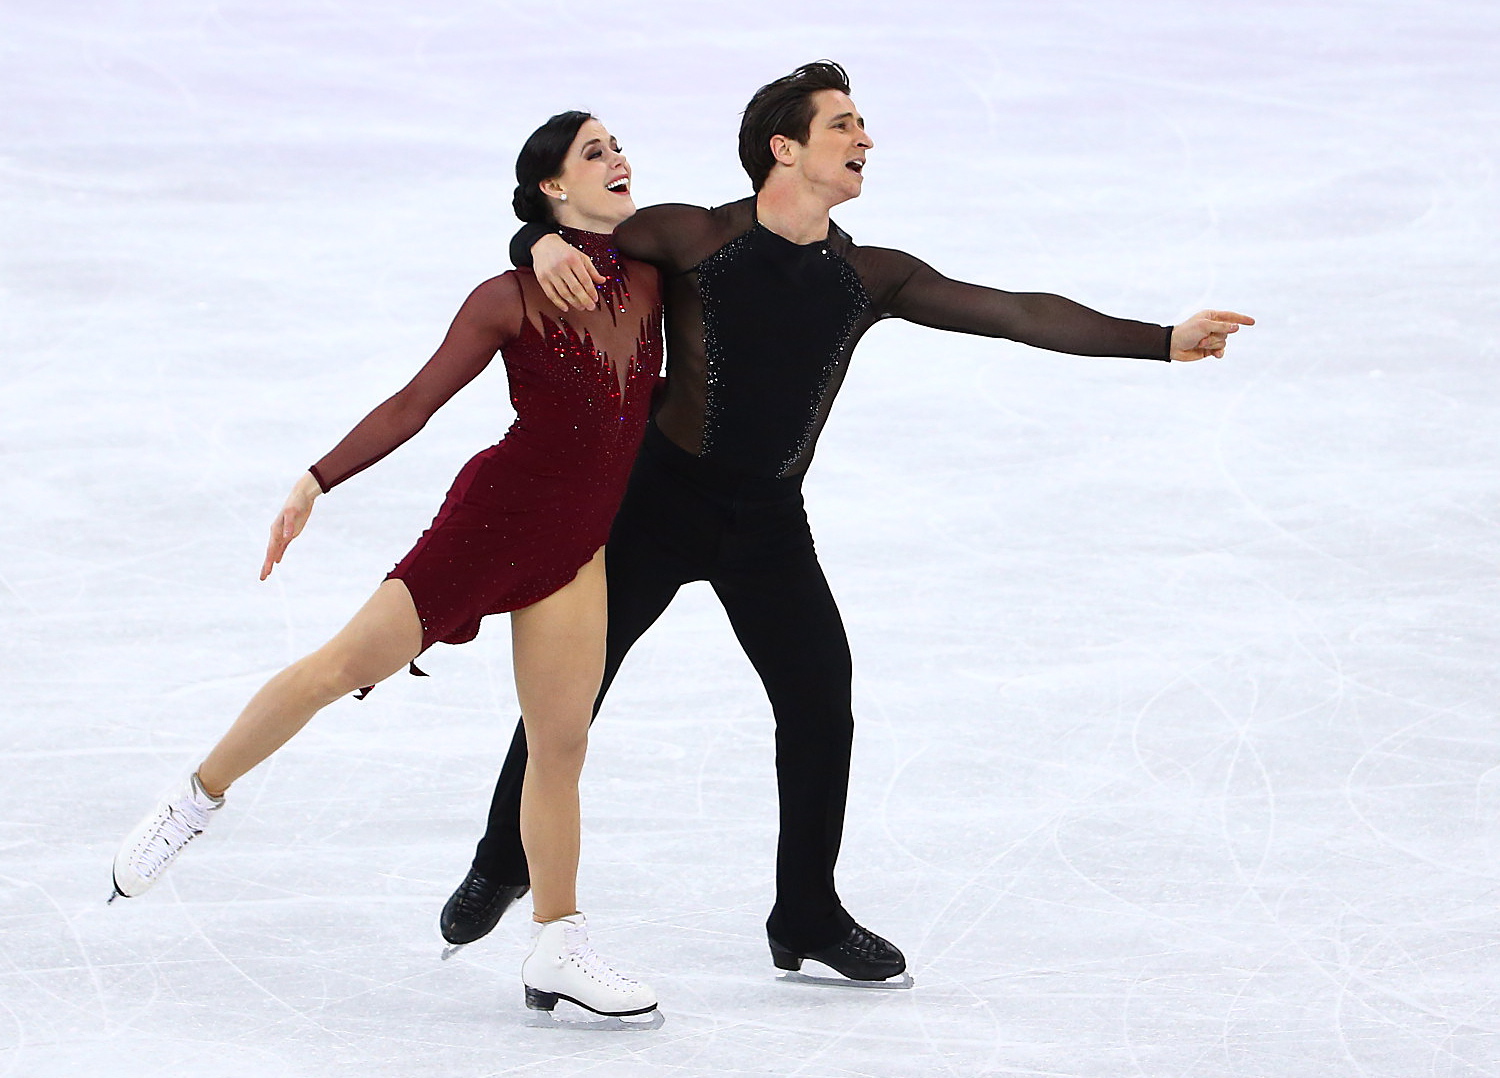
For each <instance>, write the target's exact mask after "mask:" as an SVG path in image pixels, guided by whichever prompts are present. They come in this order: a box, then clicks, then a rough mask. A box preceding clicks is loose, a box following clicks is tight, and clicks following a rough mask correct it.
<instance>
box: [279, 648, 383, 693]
mask: <svg viewBox="0 0 1500 1078" xmlns="http://www.w3.org/2000/svg"><path fill="white" fill-rule="evenodd" d="M289 672H290V673H292V674H294V675H295V676H296V678H297V679H298V681H300V682H301V683H302V685H303V686H304V688H305V690H306V691H307V692H308V693H309V694H311V695H314V696H316V697H318V698H319V699H321V700H322V701H323V703H324V704H328V703H332V702H333V701H334V700H337V699H338V698H339V697H341V696H347V695H348V694H349V693H352V692H358V691H359V690H360V689H362V688H364V687H365V686H367V685H372V684H374V683H375V682H377V681H379V680H381V678H380V677H371V676H370V671H369V670H368V669H367V664H365V663H361V662H360V661H359V660H358V658H357V657H355V656H351V655H346V654H343V653H342V652H340V651H335V650H329V649H324V650H322V651H315V652H313V653H312V654H311V655H309V656H307V658H305V659H302V660H301V661H300V662H297V663H295V664H293V666H292V668H291V670H290V671H289ZM382 676H383V675H382Z"/></svg>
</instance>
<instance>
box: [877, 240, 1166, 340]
mask: <svg viewBox="0 0 1500 1078" xmlns="http://www.w3.org/2000/svg"><path fill="white" fill-rule="evenodd" d="M863 253H864V254H866V255H868V256H870V258H871V263H870V264H871V268H872V269H873V270H874V271H875V272H874V274H873V275H874V276H875V277H877V278H878V279H879V280H878V283H876V284H875V287H874V288H871V289H870V291H871V292H872V294H874V295H877V296H879V295H885V296H887V297H888V298H887V299H886V300H885V302H884V303H883V305H882V306H883V311H882V313H884V314H888V315H891V316H894V317H896V318H904V319H906V320H907V321H909V322H916V323H918V324H919V325H923V326H931V327H933V328H934V329H950V330H956V331H957V332H959V333H974V334H978V335H980V336H984V337H1004V338H1005V339H1007V340H1012V341H1017V342H1019V343H1021V344H1029V345H1032V346H1033V347H1036V348H1046V349H1048V350H1050V351H1053V352H1067V353H1069V354H1070V355H1075V356H1121V357H1124V358H1127V359H1161V360H1165V359H1167V358H1169V355H1170V349H1171V340H1172V327H1170V326H1159V325H1155V324H1153V323H1151V322H1135V321H1132V320H1130V319H1128V318H1112V317H1110V316H1109V315H1107V314H1100V313H1099V312H1098V311H1095V310H1091V309H1090V308H1088V307H1085V306H1083V304H1081V303H1074V302H1073V301H1072V300H1070V299H1064V298H1063V297H1062V296H1054V295H1050V294H1048V293H1045V292H1002V291H1001V290H1000V289H998V288H986V287H984V286H982V285H976V284H965V283H964V282H962V281H954V280H950V279H949V278H947V277H944V276H943V275H942V274H941V273H939V272H938V271H937V270H935V269H933V268H932V267H931V266H929V265H928V264H927V263H925V262H923V261H921V260H920V259H917V258H913V257H912V256H911V255H909V254H906V253H904V252H902V251H892V250H887V249H883V248H870V247H867V248H864V251H863Z"/></svg>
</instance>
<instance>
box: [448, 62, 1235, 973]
mask: <svg viewBox="0 0 1500 1078" xmlns="http://www.w3.org/2000/svg"><path fill="white" fill-rule="evenodd" d="M873 146H874V142H873V141H872V140H871V138H870V137H869V135H868V134H866V132H865V124H864V120H863V118H862V117H861V116H860V114H859V112H858V110H857V109H856V108H855V106H854V103H853V101H851V100H850V98H849V83H848V78H847V75H846V74H845V73H844V70H843V69H842V68H841V67H839V66H838V65H837V64H834V63H830V62H819V63H814V64H807V65H804V66H803V67H800V68H798V69H797V70H796V71H794V72H792V73H791V74H790V75H787V76H786V77H784V78H781V79H777V80H776V81H775V82H772V83H770V84H768V85H766V86H763V87H761V89H760V90H758V91H756V93H755V96H754V97H753V98H751V100H750V104H749V105H748V106H747V107H746V109H745V113H744V119H743V122H742V123H741V126H740V161H741V163H742V164H743V166H744V168H745V171H746V172H747V173H748V174H749V176H750V180H751V183H752V184H753V185H754V189H755V194H754V195H753V196H752V197H750V198H746V199H743V200H741V201H739V202H735V203H731V204H729V205H727V206H721V207H717V208H715V209H711V210H710V209H703V208H701V207H698V206H686V205H662V206H653V207H649V208H647V209H643V210H641V211H639V212H638V213H637V214H636V215H635V216H634V217H632V218H631V219H629V220H628V221H626V222H624V223H623V224H622V225H620V227H619V229H618V230H617V231H616V233H615V237H616V241H617V243H618V245H619V249H620V251H621V253H622V254H624V255H627V256H628V257H631V258H636V259H640V260H642V261H645V262H650V263H653V264H654V265H656V266H657V267H658V268H659V269H660V270H661V272H662V283H663V299H664V302H665V305H666V339H667V356H668V358H667V385H666V392H665V395H664V397H663V399H662V401H661V404H660V406H659V408H658V410H657V412H656V415H655V417H654V423H653V424H652V425H648V427H647V433H646V439H645V442H644V444H643V446H642V449H641V453H640V455H639V457H638V458H637V461H636V465H635V470H634V472H633V473H632V475H631V480H630V486H629V489H628V490H627V492H626V495H625V499H624V502H623V504H622V505H621V507H620V512H619V515H618V516H617V517H616V518H615V523H614V527H613V530H612V532H611V533H610V539H609V545H608V548H607V551H606V558H607V564H608V582H609V583H608V587H609V636H608V651H607V657H606V663H605V672H604V679H603V684H602V686H601V687H600V690H599V697H598V701H596V704H595V709H596V713H597V708H598V705H599V703H600V702H602V701H603V699H604V694H605V693H606V692H607V691H608V689H609V685H610V682H611V681H612V680H613V678H614V676H615V673H616V672H617V671H618V670H619V667H620V664H621V662H622V661H623V660H624V658H625V655H626V653H627V652H628V651H629V650H630V647H631V645H632V644H634V643H635V641H636V640H637V639H638V638H639V637H640V636H641V634H642V633H644V632H645V631H646V630H647V629H648V628H649V627H650V626H651V625H652V623H653V622H655V620H656V619H657V618H658V617H659V616H660V615H661V613H662V612H663V611H664V610H665V609H666V607H667V605H668V603H670V602H671V600H672V597H673V595H675V594H676V592H677V589H678V588H679V587H680V586H681V585H683V584H685V583H687V582H689V581H693V580H707V581H708V582H709V583H710V584H711V585H712V586H713V589H714V591H715V593H716V594H717V595H718V597H719V601H720V602H721V603H723V605H724V609H725V612H726V613H727V614H728V616H729V620H730V624H731V625H732V626H733V628H734V632H735V634H736V636H737V637H738V639H739V641H740V644H741V646H743V647H744V649H745V654H746V655H747V656H748V657H749V659H750V661H751V663H752V664H753V665H754V667H755V670H756V672H757V673H758V674H759V675H760V678H761V680H762V682H763V683H764V685H765V688H766V694H767V696H768V697H769V698H770V702H771V706H772V710H773V712H774V714H775V721H776V775H777V787H778V794H779V800H780V825H781V832H780V841H779V844H778V848H777V858H776V903H775V906H774V907H773V909H772V910H771V914H770V917H769V918H768V919H767V921H766V932H767V935H768V937H769V942H770V948H771V956H772V960H773V961H774V963H775V964H776V966H777V967H778V968H781V969H784V970H799V969H800V968H801V966H802V962H803V960H804V959H809V958H810V959H814V960H815V961H818V962H821V963H823V964H824V965H826V966H829V967H831V968H832V969H834V970H836V971H837V972H839V973H840V974H842V975H843V976H844V977H846V978H849V979H850V980H852V981H856V982H872V983H886V984H909V983H910V977H909V975H907V974H906V973H905V970H906V961H905V958H904V957H903V956H902V954H901V952H900V951H899V950H898V949H897V948H896V947H895V946H893V945H892V944H890V943H889V942H887V941H886V940H884V939H881V938H880V937H879V936H877V935H875V934H874V933H872V932H869V931H867V930H866V929H864V928H863V927H862V926H860V925H859V924H858V923H856V922H855V920H854V918H853V917H851V916H850V915H849V914H848V913H847V912H846V911H845V910H844V907H843V905H842V903H841V902H840V901H839V897H838V894H837V892H836V890H835V887H834V863H835V861H836V860H837V857H838V850H839V842H840V839H841V837H842V833H843V821H844V803H845V799H846V794H847V790H848V777H849V757H850V748H851V744H852V739H853V727H854V720H853V713H852V705H851V695H852V694H851V679H852V667H851V660H850V654H849V645H848V641H847V639H846V637H845V633H844V627H843V623H842V621H841V620H840V617H839V612H838V607H837V606H836V605H835V603H834V599H833V595H832V594H831V592H830V591H829V588H828V584H827V582H826V581H825V580H824V577H823V572H822V569H821V568H820V566H819V565H818V559H817V555H816V554H815V553H814V550H813V542H812V536H811V533H810V532H809V530H808V525H807V517H806V515H805V513H804V512H803V507H802V494H801V485H802V477H803V475H804V473H805V472H806V471H807V467H808V464H809V463H810V462H811V460H812V455H813V449H814V447H815V446H816V444H817V440H818V435H819V434H820V432H821V431H822V428H823V424H824V422H825V421H826V420H827V417H828V412H829V409H830V408H831V407H832V405H833V400H834V396H835V395H836V394H837V392H838V389H839V386H840V383H841V382H842V380H843V377H844V372H845V370H846V369H847V367H848V365H849V360H850V355H851V353H852V352H853V349H854V346H855V344H856V343H857V342H858V341H859V339H860V337H861V335H862V334H863V333H864V332H865V330H867V329H868V328H869V327H870V326H871V325H873V324H874V323H875V322H876V321H878V320H879V319H881V318H887V317H896V318H905V319H908V320H910V321H913V322H917V323H920V324H922V325H927V326H932V327H935V328H938V329H950V330H957V331H960V332H965V333H976V334H982V335H985V336H992V337H1005V338H1008V339H1010V340H1014V341H1020V342H1022V343H1025V344H1030V345H1034V346H1037V347H1040V348H1047V349H1051V350H1053V351H1058V352H1068V353H1072V354H1074V355H1090V356H1122V357H1134V358H1142V359H1157V360H1167V359H1176V360H1180V361H1189V360H1196V359H1202V358H1203V357H1205V356H1209V355H1214V356H1222V355H1223V352H1224V346H1225V338H1226V337H1227V336H1228V334H1230V333H1234V332H1236V331H1237V330H1238V329H1239V327H1240V326H1241V325H1252V324H1253V321H1252V320H1251V319H1249V318H1247V317H1245V316H1243V315H1238V314H1234V313H1233V312H1220V311H1204V312H1201V313H1199V314H1198V315H1195V316H1194V317H1193V318H1192V319H1191V320H1190V321H1188V322H1186V323H1184V324H1182V325H1179V326H1177V327H1175V328H1173V327H1168V326H1159V325H1152V324H1149V323H1144V322H1133V321H1128V320H1125V319H1118V318H1111V317H1108V316H1106V315H1103V314H1099V313H1098V312H1096V311H1092V310H1089V309H1088V308H1086V307H1082V306H1080V305H1079V304H1076V303H1074V302H1072V301H1071V300H1067V299H1063V298H1062V297H1060V296H1052V295H1044V294H1036V293H1032V294H1017V293H1008V292H1001V291H998V290H996V289H991V288H983V287H980V286H977V285H971V284H964V283H961V282H958V281H952V280H949V279H947V278H945V277H943V276H942V275H941V274H939V273H937V272H936V271H935V270H933V269H932V268H931V267H930V266H928V265H926V264H925V263H923V262H921V261H919V260H917V259H916V258H913V257H912V256H911V255H908V254H905V253H903V252H900V251H894V250H889V249H883V248H876V247H861V246H858V245H857V244H855V243H854V241H853V240H851V239H850V238H849V236H848V235H847V234H845V233H844V232H843V230H841V229H840V228H839V227H838V226H837V225H834V224H833V223H832V222H831V221H830V220H829V216H828V212H829V210H830V209H831V208H832V207H834V206H836V205H838V204H839V203H841V202H844V201H847V200H848V199H851V198H855V197H858V195H859V193H860V188H861V186H862V184H863V182H864V177H863V175H862V172H863V169H864V164H865V156H866V154H867V153H868V152H869V150H870V149H871V148H872V147H873ZM533 244H534V245H535V246H534V251H535V256H536V257H535V266H536V272H537V277H538V280H540V281H541V282H542V283H543V287H544V289H545V290H546V291H547V292H548V294H549V296H550V297H551V298H552V299H553V301H554V302H555V303H557V304H558V306H559V307H565V306H566V305H569V304H571V305H572V306H573V307H576V308H579V309H583V308H591V307H592V306H593V305H594V303H595V301H596V291H595V286H596V284H600V283H603V282H602V279H600V278H598V277H597V275H596V274H595V273H594V270H593V266H592V265H591V264H589V263H587V261H586V260H584V259H581V258H578V257H576V252H574V255H573V256H570V254H569V253H570V252H573V249H572V248H568V247H567V245H566V244H563V242H562V240H561V239H560V238H558V237H555V236H549V235H548V230H547V229H545V228H543V227H537V226H528V227H527V228H523V229H522V230H521V232H520V233H519V234H518V235H517V237H516V240H515V242H514V243H513V245H512V257H513V258H514V259H515V260H516V261H517V263H518V264H525V263H526V262H528V261H531V255H532V249H533ZM561 248H566V250H561ZM525 769H526V742H525V737H524V731H523V729H522V728H521V727H519V726H518V727H517V730H516V736H515V739H514V741H513V742H512V744H511V748H510V754H509V756H508V757H507V758H506V761H505V767H504V770H503V771H502V772H501V775H500V780H499V783H498V784H497V786H496V788H495V795H494V800H493V803H492V805H491V808H490V819H489V828H488V830H487V832H486V834H485V836H484V838H483V839H481V840H480V843H479V847H478V850H477V851H476V854H475V858H474V862H473V867H472V868H471V869H470V872H469V874H468V877H467V878H466V879H465V880H464V882H463V883H462V884H461V885H460V886H459V888H458V890H457V891H455V892H454V894H453V896H452V897H451V898H450V899H449V900H448V903H447V905H446V906H445V907H444V909H443V914H442V918H441V928H442V932H443V936H444V938H446V939H447V940H448V942H449V943H450V944H454V945H462V944H465V943H468V942H471V941H473V940H476V939H478V938H480V937H481V936H483V935H485V934H486V933H487V932H489V931H490V929H491V928H493V927H494V925H495V923H496V922H497V921H498V920H499V917H500V915H501V914H502V913H503V912H504V910H505V908H506V907H507V906H508V905H509V904H510V903H511V902H513V901H514V900H515V899H516V898H517V897H519V896H520V895H521V894H524V893H525V891H526V886H527V885H526V881H527V870H526V860H525V855H524V853H523V851H522V849H521V842H520V832H519V824H518V815H519V805H520V795H521V785H522V781H523V779H524V776H525ZM898 978H899V980H896V979H898Z"/></svg>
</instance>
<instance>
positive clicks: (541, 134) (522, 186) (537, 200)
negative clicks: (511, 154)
mask: <svg viewBox="0 0 1500 1078" xmlns="http://www.w3.org/2000/svg"><path fill="white" fill-rule="evenodd" d="M593 118H594V117H593V116H591V115H589V114H588V113H587V112H578V111H577V110H574V111H572V112H559V113H558V114H557V115H556V116H554V117H552V119H550V120H548V121H547V122H546V123H544V124H542V126H541V127H538V128H537V129H536V130H535V131H533V132H532V133H531V137H530V138H528V139H527V140H526V145H524V146H522V147H521V152H520V154H518V155H517V156H516V193H515V194H514V195H513V196H511V200H510V204H511V206H512V208H514V209H515V211H516V216H517V217H519V218H520V219H521V220H523V221H525V222H527V223H528V224H544V225H550V224H556V223H557V221H556V218H554V217H553V216H552V205H551V199H549V198H548V197H547V196H546V195H544V194H542V191H541V188H540V187H539V186H538V185H539V184H540V183H542V181H543V180H550V179H552V178H553V177H554V176H556V175H557V174H558V173H560V172H561V171H562V170H563V164H564V162H566V161H567V159H568V147H569V146H571V145H573V140H574V139H575V138H577V137H578V129H579V128H580V127H582V126H583V125H584V123H585V121H588V120H592V119H593Z"/></svg>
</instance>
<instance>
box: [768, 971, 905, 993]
mask: <svg viewBox="0 0 1500 1078" xmlns="http://www.w3.org/2000/svg"><path fill="white" fill-rule="evenodd" d="M776 979H777V980H778V981H781V982H783V983H785V984H813V985H818V986H819V987H822V988H858V989H862V990H864V991H870V990H872V989H874V990H877V991H882V992H893V991H894V992H899V991H901V990H903V989H906V988H910V987H912V985H913V984H915V983H916V982H914V981H913V980H912V979H911V972H910V971H906V972H904V973H902V974H901V975H900V976H899V977H889V978H887V979H886V980H883V981H856V980H853V979H852V978H849V977H843V976H840V975H838V974H834V975H833V976H831V977H824V976H820V975H818V974H816V973H802V972H801V971H798V970H787V971H786V972H784V973H783V974H782V975H781V976H780V977H777V978H776Z"/></svg>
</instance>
